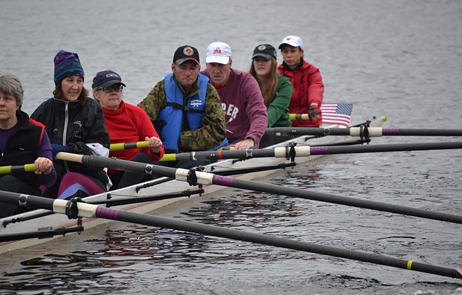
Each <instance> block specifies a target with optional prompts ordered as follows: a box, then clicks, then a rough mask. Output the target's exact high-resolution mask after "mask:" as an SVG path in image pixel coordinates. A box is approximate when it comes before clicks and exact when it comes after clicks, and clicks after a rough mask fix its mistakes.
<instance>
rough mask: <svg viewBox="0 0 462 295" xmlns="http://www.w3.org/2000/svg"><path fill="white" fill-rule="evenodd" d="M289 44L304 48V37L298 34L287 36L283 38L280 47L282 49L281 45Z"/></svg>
mask: <svg viewBox="0 0 462 295" xmlns="http://www.w3.org/2000/svg"><path fill="white" fill-rule="evenodd" d="M284 44H287V45H290V46H292V47H300V49H301V50H303V41H302V38H300V37H298V36H287V37H284V39H282V42H281V44H280V45H279V49H281V46H282V45H284Z"/></svg>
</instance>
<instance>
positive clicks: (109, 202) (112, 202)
mask: <svg viewBox="0 0 462 295" xmlns="http://www.w3.org/2000/svg"><path fill="white" fill-rule="evenodd" d="M159 183H160V182H159ZM159 183H157V184H159ZM153 185H154V184H153ZM203 193H204V190H203V189H195V190H184V191H181V192H173V193H166V194H158V195H151V196H143V197H136V198H123V199H122V198H120V199H112V196H111V191H109V192H107V199H106V200H101V201H94V200H87V199H86V198H85V199H83V202H85V203H88V204H93V205H98V204H105V205H106V206H107V207H111V206H120V205H127V204H136V203H146V202H154V201H160V200H167V199H173V198H181V197H189V196H191V195H193V194H199V195H201V194H203ZM51 214H53V212H52V211H45V212H27V214H26V215H25V216H22V215H13V216H11V217H9V218H5V220H4V221H3V223H2V224H1V226H3V227H7V226H8V225H9V224H11V223H18V222H24V221H27V220H32V219H37V218H40V217H44V216H48V215H51Z"/></svg>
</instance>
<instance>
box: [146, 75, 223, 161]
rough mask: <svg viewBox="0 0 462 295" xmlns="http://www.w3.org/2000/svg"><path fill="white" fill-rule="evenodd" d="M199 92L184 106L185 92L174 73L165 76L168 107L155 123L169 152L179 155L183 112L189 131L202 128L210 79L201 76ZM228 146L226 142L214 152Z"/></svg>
mask: <svg viewBox="0 0 462 295" xmlns="http://www.w3.org/2000/svg"><path fill="white" fill-rule="evenodd" d="M198 79H199V92H198V93H196V94H195V95H194V96H192V97H190V98H189V99H188V101H187V103H186V105H183V96H184V95H183V92H182V91H181V89H180V88H179V87H178V85H177V84H176V83H175V81H174V80H173V73H172V74H169V75H167V76H165V79H164V86H165V96H166V101H167V105H166V107H165V108H164V109H163V110H162V111H161V112H160V113H159V116H158V117H157V120H156V122H155V125H156V131H158V132H159V131H160V132H159V136H160V138H161V140H162V143H163V145H164V148H165V150H166V151H168V152H173V153H178V147H179V144H180V134H181V127H182V126H181V125H182V123H183V111H186V112H187V113H186V118H187V120H188V125H189V129H190V130H192V131H194V130H196V129H198V128H200V127H201V126H202V118H203V117H204V115H205V111H204V109H205V98H206V96H207V84H208V83H209V82H210V80H209V78H207V77H206V76H204V75H202V74H199V76H198ZM227 144H228V140H227V139H226V138H225V140H224V141H223V142H222V143H221V144H220V145H219V146H217V147H215V148H214V149H213V150H216V149H219V148H221V147H222V146H225V145H227Z"/></svg>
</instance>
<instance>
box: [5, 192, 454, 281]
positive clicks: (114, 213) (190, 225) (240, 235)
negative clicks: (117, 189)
mask: <svg viewBox="0 0 462 295" xmlns="http://www.w3.org/2000/svg"><path fill="white" fill-rule="evenodd" d="M0 199H1V200H2V201H3V202H6V203H11V204H18V203H19V204H23V205H26V206H31V207H33V208H43V209H47V210H53V212H55V213H61V214H66V215H68V217H69V218H78V217H88V218H94V217H97V218H104V219H109V220H117V221H123V222H129V223H134V224H142V225H148V226H155V227H161V228H171V229H174V230H180V231H186V232H192V233H198V234H203V235H208V236H215V237H221V238H227V239H233V240H240V241H245V242H251V243H259V244H263V245H269V246H275V247H280V248H286V249H293V250H299V251H305V252H311V253H317V254H323V255H329V256H334V257H341V258H346V259H353V260H358V261H363V262H369V263H374V264H379V265H386V266H391V267H396V268H402V269H408V270H413V271H419V272H424V273H430V274H435V275H440V276H446V277H451V278H458V279H460V278H462V273H461V269H458V270H457V269H451V268H446V267H441V266H435V265H430V264H423V263H419V262H414V261H412V260H403V259H397V258H393V257H387V256H383V255H378V254H372V253H365V252H359V251H354V250H347V249H341V248H335V247H330V246H323V245H319V244H312V243H307V242H301V241H294V240H289V239H283V238H279V237H276V236H272V235H263V234H256V233H249V232H245V231H240V230H234V229H229V228H224V227H218V226H211V225H206V224H199V223H194V222H188V221H182V220H174V219H168V218H163V217H157V216H153V215H146V214H139V213H132V212H125V211H120V210H115V209H110V208H103V207H98V206H95V205H91V204H85V203H80V202H75V201H69V202H68V201H65V200H60V199H49V198H42V197H37V196H31V195H22V194H18V193H11V192H4V191H0Z"/></svg>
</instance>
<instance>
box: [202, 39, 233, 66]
mask: <svg viewBox="0 0 462 295" xmlns="http://www.w3.org/2000/svg"><path fill="white" fill-rule="evenodd" d="M230 57H231V47H229V45H228V44H226V43H223V42H213V43H212V44H210V45H209V46H208V47H207V53H206V54H205V62H206V63H219V64H223V65H226V64H228V62H229V59H230Z"/></svg>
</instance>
